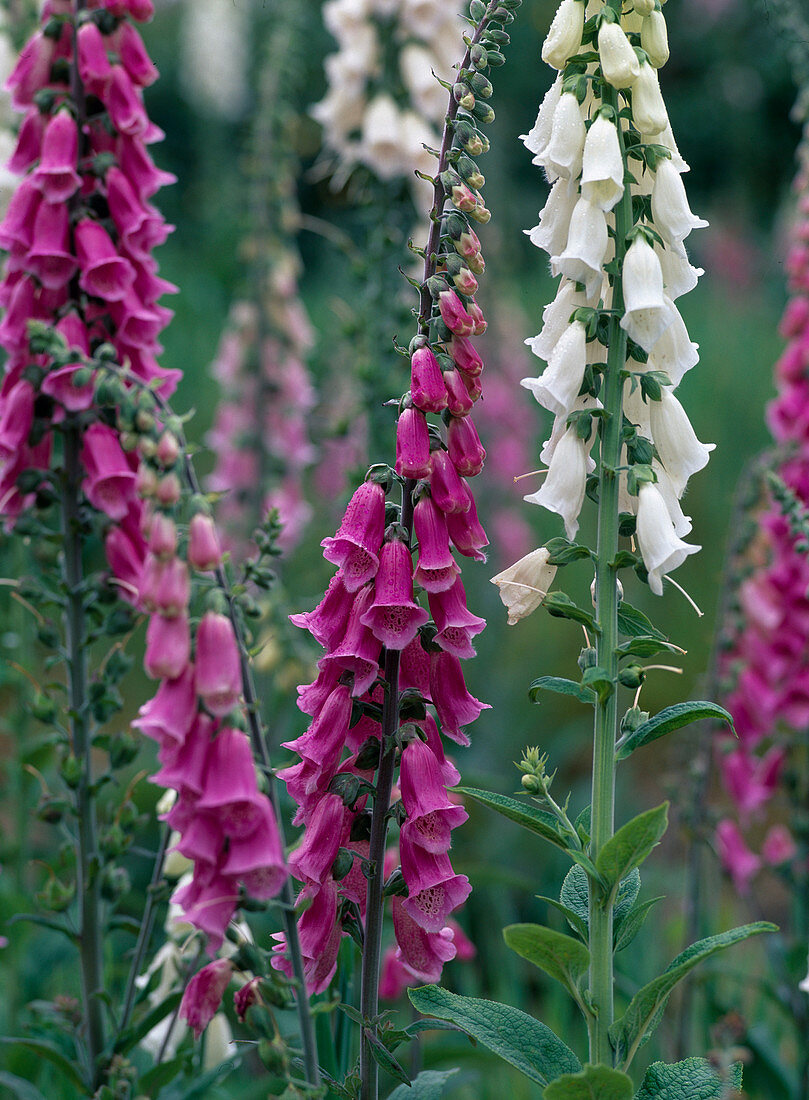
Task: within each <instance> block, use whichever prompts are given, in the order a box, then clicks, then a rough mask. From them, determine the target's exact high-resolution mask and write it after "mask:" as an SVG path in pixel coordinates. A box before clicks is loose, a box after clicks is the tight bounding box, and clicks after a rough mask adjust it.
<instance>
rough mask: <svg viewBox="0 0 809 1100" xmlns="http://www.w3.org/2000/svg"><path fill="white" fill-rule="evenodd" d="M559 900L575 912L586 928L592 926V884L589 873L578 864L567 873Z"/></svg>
mask: <svg viewBox="0 0 809 1100" xmlns="http://www.w3.org/2000/svg"><path fill="white" fill-rule="evenodd" d="M559 901H560V902H561V903H562V905H564V906H565V908H566V909H570V910H571V912H573V913H575V914H576V916H577V917H578V918H579V920H580V921H581V922H582V923H583V924H584V927H585V928H588V929H589V927H590V885H589V882H588V880H587V873H586V871H585V870H584V869H583V868H582V867H579V866H578V864H576V865H575V866H573V867H571V868H570V870H569V871H568V873H567V874H566V875H565V879H564V882H563V883H562V889H561V890H560V891H559Z"/></svg>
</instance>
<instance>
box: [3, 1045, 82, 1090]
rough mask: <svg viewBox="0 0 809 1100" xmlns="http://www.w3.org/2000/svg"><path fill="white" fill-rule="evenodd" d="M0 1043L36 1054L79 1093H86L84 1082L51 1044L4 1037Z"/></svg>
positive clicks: (66, 1059) (69, 1062)
mask: <svg viewBox="0 0 809 1100" xmlns="http://www.w3.org/2000/svg"><path fill="white" fill-rule="evenodd" d="M0 1043H5V1044H6V1045H7V1046H11V1047H22V1048H23V1050H30V1051H31V1053H32V1054H36V1055H38V1056H39V1057H40V1058H44V1059H45V1061H46V1062H50V1063H51V1065H54V1066H56V1068H57V1069H58V1070H59V1071H60V1073H63V1074H64V1076H65V1077H66V1078H67V1079H68V1081H70V1082H71V1083H72V1084H73V1085H75V1086H76V1088H77V1089H78V1090H79V1092H80V1093H84V1092H86V1088H85V1084H84V1081H83V1080H82V1079H81V1076H80V1074H79V1073H78V1071H77V1070H76V1067H75V1066H74V1065H73V1063H72V1062H71V1061H70V1060H69V1059H68V1058H67V1057H66V1056H65V1055H64V1054H63V1053H62V1052H61V1050H59V1048H58V1047H57V1046H54V1044H53V1043H49V1042H46V1040H45V1039H12V1038H10V1037H8V1036H6V1035H0Z"/></svg>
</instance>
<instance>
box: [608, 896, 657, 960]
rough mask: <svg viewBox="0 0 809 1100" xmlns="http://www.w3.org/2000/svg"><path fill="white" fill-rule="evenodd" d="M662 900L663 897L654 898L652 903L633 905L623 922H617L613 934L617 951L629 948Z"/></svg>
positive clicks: (645, 902)
mask: <svg viewBox="0 0 809 1100" xmlns="http://www.w3.org/2000/svg"><path fill="white" fill-rule="evenodd" d="M662 900H663V898H662V896H661V897H658V898H652V899H651V900H650V901H644V902H641V904H640V905H633V906H632V908H631V909H630V910H629V912H628V913H627V914H626V916H625V917H624V918H623V920H622V921H620V922H618V921H617V920H616V922H615V928H614V933H613V935H614V940H615V950H616V951H623V949H624V948H625V947H629V945H630V943H632V941H633V940H634V938H635V936H637V934H638V932H640V930H641V928H642V927H643V922H644V921H645V920H646V916H647V914H648V912H649V910H650V909H651V908H652V906H653V905H656V904H657V903H658V902H659V901H662Z"/></svg>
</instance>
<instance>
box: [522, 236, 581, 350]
mask: <svg viewBox="0 0 809 1100" xmlns="http://www.w3.org/2000/svg"><path fill="white" fill-rule="evenodd" d="M532 232H533V230H532ZM586 305H587V298H586V296H585V295H584V294H582V293H581V292H580V291H578V290H576V284H575V283H574V282H571V280H570V279H563V280H562V282H561V283H560V284H559V289H558V290H557V292H556V297H555V298H554V300H553V301H552V302H549V303H548V305H546V306H545V308H544V309H543V311H542V322H543V324H542V331H541V332H540V333H539V335H538V336H532V337H531V338H530V339H528V340H526V341H525V342H526V344H528V346H529V347H530V349H531V351H532V352H533V353H534V355H536V356H538V357H539V358H540V359H544V360H545V362H548V360H549V359H550V357H551V355H552V354H553V349H554V348H555V347H556V344H557V342H558V341H559V340H560V339H561V337H562V336H563V334H564V333H565V331H566V330H567V326H568V324H569V323H570V317H571V315H572V314H573V313H574V312H575V310H577V309H579V308H580V307H581V306H586Z"/></svg>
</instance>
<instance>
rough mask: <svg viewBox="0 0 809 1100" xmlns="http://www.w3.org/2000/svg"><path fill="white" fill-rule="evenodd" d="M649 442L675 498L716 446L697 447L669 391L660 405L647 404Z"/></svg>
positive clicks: (702, 445) (691, 431)
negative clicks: (655, 450)
mask: <svg viewBox="0 0 809 1100" xmlns="http://www.w3.org/2000/svg"><path fill="white" fill-rule="evenodd" d="M649 411H650V422H651V429H652V438H653V439H654V443H655V447H656V448H657V453H658V454H659V455H660V461H661V463H662V464H663V468H664V469H665V471H666V473H667V474H668V476H669V479H670V481H671V484H672V485H673V486H674V490H675V492H676V493H677V496H682V495H683V492H684V491H685V487H686V483H687V482H688V479H689V478H690V477H691V475H692V474H695V473H697V471H698V470H702V469H703V468H704V467H705V466H707V464H708V457H709V455H710V453H711V451H712V450H713V449H714V447H715V446H716V444H715V443H700V441H699V440H698V439H697V435H696V432H695V431H694V429H693V428H692V426H691V422H690V420H689V419H688V417H687V415H686V412H685V409H684V408H683V407H682V405H681V404H680V402H679V401H678V400H677V398H676V397H675V396H674V394H673V393H672V392H671V390H670V389H669V388H668V387H664V388H663V392H662V396H661V399H660V401H650V402H649Z"/></svg>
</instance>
